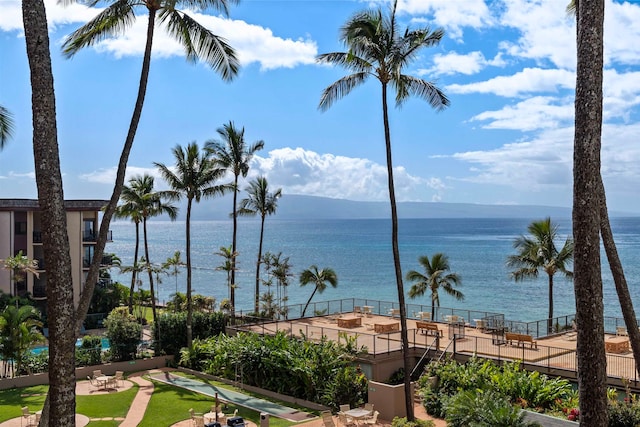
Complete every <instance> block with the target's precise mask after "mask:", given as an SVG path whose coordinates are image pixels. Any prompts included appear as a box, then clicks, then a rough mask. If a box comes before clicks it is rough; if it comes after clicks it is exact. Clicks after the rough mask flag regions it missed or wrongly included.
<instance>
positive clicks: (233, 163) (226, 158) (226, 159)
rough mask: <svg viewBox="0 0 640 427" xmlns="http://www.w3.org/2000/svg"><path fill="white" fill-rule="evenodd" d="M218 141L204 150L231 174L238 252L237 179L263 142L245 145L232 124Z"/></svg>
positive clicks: (233, 274) (233, 246)
mask: <svg viewBox="0 0 640 427" xmlns="http://www.w3.org/2000/svg"><path fill="white" fill-rule="evenodd" d="M217 132H218V135H220V140H211V141H207V143H206V144H205V150H207V151H208V152H209V153H211V154H212V155H213V157H214V159H215V161H216V162H217V163H218V164H219V165H220V166H221V167H223V168H225V169H226V170H228V171H230V172H231V173H233V213H232V218H233V237H232V240H231V249H232V251H233V252H234V253H235V252H238V247H237V244H236V243H237V234H238V207H237V203H238V192H239V191H240V190H239V188H238V179H239V177H240V175H242V176H243V177H246V176H247V173H249V163H250V162H251V159H252V158H253V155H254V153H255V152H256V151H258V150H262V148H263V147H264V141H256V142H254V143H253V144H251V145H247V143H246V142H245V140H244V128H241V129H237V128H236V127H235V125H234V124H233V122H229V123H227V124H225V125H223V126H222V127H221V128H218V130H217ZM231 262H232V263H233V268H232V269H231V313H232V316H233V312H234V310H235V305H236V299H235V288H236V286H237V284H236V268H235V262H236V258H235V257H234V258H233V259H232V260H231Z"/></svg>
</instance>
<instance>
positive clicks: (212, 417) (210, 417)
mask: <svg viewBox="0 0 640 427" xmlns="http://www.w3.org/2000/svg"><path fill="white" fill-rule="evenodd" d="M223 420H224V414H223V413H222V412H218V419H217V420H216V413H215V412H207V413H206V414H204V422H205V423H213V422H216V421H217V422H219V423H222V422H223Z"/></svg>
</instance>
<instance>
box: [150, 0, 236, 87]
mask: <svg viewBox="0 0 640 427" xmlns="http://www.w3.org/2000/svg"><path fill="white" fill-rule="evenodd" d="M160 21H161V22H164V23H166V26H167V31H168V32H169V34H170V35H171V36H173V37H174V38H175V39H176V40H177V41H178V42H179V43H180V44H181V45H182V47H183V48H184V51H185V54H186V56H187V60H189V61H191V62H195V61H196V60H198V59H201V60H203V61H204V62H206V63H207V64H208V65H209V66H210V67H211V68H213V69H214V70H215V71H216V72H217V73H218V74H220V76H221V77H222V79H223V80H225V81H231V80H233V78H234V77H235V76H236V75H237V74H238V70H239V69H240V62H239V60H238V58H237V56H236V52H235V50H234V49H233V48H232V47H231V46H230V45H229V44H228V43H227V41H226V40H225V39H224V38H222V37H219V36H217V35H215V34H214V33H213V32H211V31H210V30H208V29H207V28H205V27H204V26H202V25H201V24H200V23H198V22H197V21H196V20H194V19H193V18H191V17H190V16H189V15H187V14H186V13H184V12H181V11H178V10H171V9H163V10H162V11H161V13H160Z"/></svg>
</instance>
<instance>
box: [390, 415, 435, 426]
mask: <svg viewBox="0 0 640 427" xmlns="http://www.w3.org/2000/svg"><path fill="white" fill-rule="evenodd" d="M434 426H435V424H434V423H433V421H430V420H418V419H416V420H415V421H411V422H409V421H407V417H404V418H400V417H395V418H394V419H393V421H391V427H434Z"/></svg>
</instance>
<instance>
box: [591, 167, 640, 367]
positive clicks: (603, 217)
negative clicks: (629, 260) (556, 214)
mask: <svg viewBox="0 0 640 427" xmlns="http://www.w3.org/2000/svg"><path fill="white" fill-rule="evenodd" d="M599 192H600V234H601V235H602V243H603V246H604V250H605V252H606V254H607V260H608V261H609V268H610V269H611V275H612V276H613V282H614V284H615V286H616V293H617V294H618V300H619V301H620V309H621V310H622V317H623V318H624V323H625V325H626V327H627V332H628V334H629V341H630V342H631V350H632V351H633V358H634V360H635V363H636V370H637V371H638V372H640V330H638V321H637V320H636V313H635V310H634V309H633V301H632V300H631V294H630V293H629V287H628V286H627V280H626V278H625V276H624V270H623V269H622V263H621V262H620V258H619V257H618V249H617V248H616V243H615V241H614V239H613V233H612V232H611V224H610V223H609V213H608V212H607V200H606V195H605V190H604V184H603V182H602V177H600V185H599Z"/></svg>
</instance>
